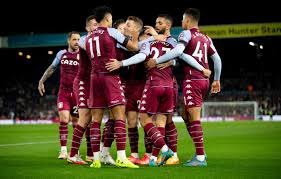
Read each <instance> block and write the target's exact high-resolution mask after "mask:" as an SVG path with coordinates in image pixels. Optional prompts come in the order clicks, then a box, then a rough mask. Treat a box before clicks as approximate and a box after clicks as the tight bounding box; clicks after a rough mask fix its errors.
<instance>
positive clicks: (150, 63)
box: [145, 58, 157, 70]
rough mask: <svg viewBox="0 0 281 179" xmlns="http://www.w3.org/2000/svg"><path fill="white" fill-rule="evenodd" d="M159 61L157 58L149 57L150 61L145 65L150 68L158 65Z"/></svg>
mask: <svg viewBox="0 0 281 179" xmlns="http://www.w3.org/2000/svg"><path fill="white" fill-rule="evenodd" d="M156 65H157V63H156V60H155V59H153V58H150V59H148V61H147V62H146V63H145V67H146V68H147V69H148V70H150V69H152V68H154V67H156Z"/></svg>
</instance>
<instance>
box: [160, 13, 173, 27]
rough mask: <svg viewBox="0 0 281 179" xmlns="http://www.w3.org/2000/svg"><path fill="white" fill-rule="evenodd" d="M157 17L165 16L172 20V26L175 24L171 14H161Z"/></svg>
mask: <svg viewBox="0 0 281 179" xmlns="http://www.w3.org/2000/svg"><path fill="white" fill-rule="evenodd" d="M157 17H163V18H164V19H166V20H168V21H170V23H171V26H173V23H174V20H173V18H172V16H170V15H169V14H159V15H158V16H157Z"/></svg>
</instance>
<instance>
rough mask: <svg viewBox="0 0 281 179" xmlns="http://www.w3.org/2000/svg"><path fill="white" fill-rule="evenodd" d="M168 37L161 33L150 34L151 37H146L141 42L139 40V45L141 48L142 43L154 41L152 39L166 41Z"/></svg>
mask: <svg viewBox="0 0 281 179" xmlns="http://www.w3.org/2000/svg"><path fill="white" fill-rule="evenodd" d="M166 39H167V36H165V35H163V34H160V35H158V34H157V35H152V36H150V37H149V38H147V39H145V40H142V41H140V42H138V46H139V49H140V48H141V46H142V44H144V43H146V42H152V41H155V40H158V41H165V40H166Z"/></svg>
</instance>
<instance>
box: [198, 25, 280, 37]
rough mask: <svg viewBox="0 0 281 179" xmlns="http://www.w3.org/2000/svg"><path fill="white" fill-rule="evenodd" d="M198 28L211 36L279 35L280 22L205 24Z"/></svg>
mask: <svg viewBox="0 0 281 179" xmlns="http://www.w3.org/2000/svg"><path fill="white" fill-rule="evenodd" d="M200 30H201V31H202V32H204V33H205V34H207V35H208V36H210V37H211V38H240V37H261V36H280V35H281V22H275V23H260V24H231V25H210V26H209V25H206V26H200Z"/></svg>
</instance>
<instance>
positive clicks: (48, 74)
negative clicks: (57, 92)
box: [38, 51, 62, 96]
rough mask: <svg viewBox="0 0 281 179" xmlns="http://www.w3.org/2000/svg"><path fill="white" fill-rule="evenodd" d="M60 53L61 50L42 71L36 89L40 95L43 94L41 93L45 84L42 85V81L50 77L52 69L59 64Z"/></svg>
mask: <svg viewBox="0 0 281 179" xmlns="http://www.w3.org/2000/svg"><path fill="white" fill-rule="evenodd" d="M61 55H62V51H59V52H58V53H57V55H56V58H55V59H54V61H53V63H52V64H51V65H50V66H49V67H48V68H47V70H46V71H45V72H44V74H43V76H42V77H41V79H40V80H39V83H38V90H39V93H40V95H41V96H43V94H44V93H45V86H44V82H45V81H46V80H47V79H48V78H49V77H50V76H52V74H53V73H54V71H55V70H56V68H57V67H58V66H59V64H60V58H61Z"/></svg>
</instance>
